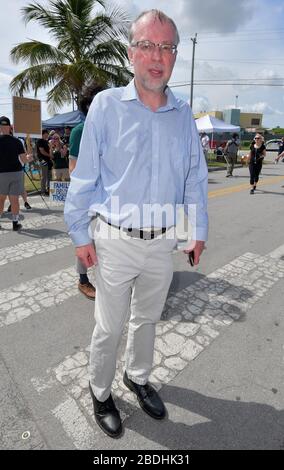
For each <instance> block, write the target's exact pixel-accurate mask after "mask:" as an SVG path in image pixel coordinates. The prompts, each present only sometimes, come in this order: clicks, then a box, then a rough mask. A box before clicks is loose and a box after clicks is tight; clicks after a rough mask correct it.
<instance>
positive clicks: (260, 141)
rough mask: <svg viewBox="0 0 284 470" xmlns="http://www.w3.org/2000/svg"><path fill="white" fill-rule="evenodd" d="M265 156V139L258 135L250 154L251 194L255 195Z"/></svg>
mask: <svg viewBox="0 0 284 470" xmlns="http://www.w3.org/2000/svg"><path fill="white" fill-rule="evenodd" d="M265 155H266V147H265V145H264V138H263V136H262V135H261V134H256V136H255V137H254V140H253V142H252V144H251V146H250V154H249V172H250V184H251V189H250V194H254V191H255V190H256V185H257V183H258V180H259V175H260V172H261V168H262V163H263V159H264V157H265Z"/></svg>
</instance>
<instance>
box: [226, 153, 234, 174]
mask: <svg viewBox="0 0 284 470" xmlns="http://www.w3.org/2000/svg"><path fill="white" fill-rule="evenodd" d="M225 159H226V162H227V175H232V174H233V171H234V166H235V161H236V157H235V156H232V155H226V156H225Z"/></svg>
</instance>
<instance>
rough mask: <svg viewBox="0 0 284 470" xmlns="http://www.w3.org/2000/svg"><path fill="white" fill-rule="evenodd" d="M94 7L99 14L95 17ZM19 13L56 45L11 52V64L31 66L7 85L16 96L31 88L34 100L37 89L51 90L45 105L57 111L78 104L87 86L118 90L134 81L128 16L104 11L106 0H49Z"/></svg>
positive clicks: (37, 44) (20, 47) (29, 46)
mask: <svg viewBox="0 0 284 470" xmlns="http://www.w3.org/2000/svg"><path fill="white" fill-rule="evenodd" d="M95 6H102V7H103V11H102V12H98V13H96V14H95V15H94V14H93V13H92V12H93V8H94V7H95ZM21 11H22V14H23V18H24V20H25V22H26V23H28V22H30V21H38V22H39V23H40V24H41V25H42V26H43V27H44V28H47V29H48V30H49V32H50V33H51V35H52V37H53V38H54V39H55V41H56V45H50V44H45V43H43V42H41V41H36V40H31V41H29V42H24V43H21V44H18V45H16V46H15V47H14V48H13V49H12V50H11V53H10V54H11V58H12V60H13V61H14V63H19V62H20V61H25V62H26V63H27V64H28V65H29V67H28V68H26V69H25V70H23V71H22V72H21V73H19V74H18V75H17V76H16V77H14V79H13V80H12V81H11V83H10V89H11V91H12V92H13V93H15V94H16V95H19V96H23V95H24V93H28V92H30V90H33V91H34V94H35V96H36V95H37V92H38V90H39V89H40V88H46V87H48V88H50V87H52V88H51V89H50V91H49V92H48V94H47V102H48V109H49V111H50V112H55V111H57V110H58V109H59V108H60V107H61V106H62V105H63V104H70V103H71V102H72V101H73V102H74V101H75V102H76V104H77V106H78V103H79V101H80V97H81V95H82V90H83V89H84V86H87V85H89V84H90V83H94V82H95V83H97V84H98V85H104V86H112V85H115V86H121V85H125V84H127V83H128V82H129V80H130V79H131V78H132V73H131V72H130V71H129V70H128V68H127V63H128V62H127V60H128V59H127V47H126V44H125V42H126V41H125V40H126V37H127V30H128V26H129V18H128V16H127V14H126V13H125V12H123V11H122V10H121V9H120V8H118V7H116V6H112V7H111V8H108V7H107V5H106V0H49V4H48V7H46V8H45V7H43V6H42V5H40V3H31V4H29V5H28V6H26V7H24V8H22V10H21Z"/></svg>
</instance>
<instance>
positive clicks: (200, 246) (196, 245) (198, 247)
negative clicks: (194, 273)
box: [184, 240, 206, 265]
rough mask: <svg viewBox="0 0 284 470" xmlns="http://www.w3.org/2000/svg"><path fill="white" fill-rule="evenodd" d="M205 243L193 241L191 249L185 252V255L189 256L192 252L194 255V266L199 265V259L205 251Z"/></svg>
mask: <svg viewBox="0 0 284 470" xmlns="http://www.w3.org/2000/svg"><path fill="white" fill-rule="evenodd" d="M205 248H206V247H205V242H204V241H203V240H192V241H191V243H190V245H189V247H188V248H187V249H186V250H184V253H186V254H188V253H190V252H191V251H193V253H194V264H195V265H197V264H198V263H199V258H200V256H201V254H202V251H203V250H205Z"/></svg>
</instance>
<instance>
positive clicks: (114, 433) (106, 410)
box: [89, 383, 122, 438]
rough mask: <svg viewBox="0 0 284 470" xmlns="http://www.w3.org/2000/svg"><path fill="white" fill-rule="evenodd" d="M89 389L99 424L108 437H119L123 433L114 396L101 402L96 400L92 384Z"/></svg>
mask: <svg viewBox="0 0 284 470" xmlns="http://www.w3.org/2000/svg"><path fill="white" fill-rule="evenodd" d="M89 388H90V393H91V397H92V400H93V405H94V415H95V420H96V422H97V424H98V425H99V426H100V428H101V429H102V430H103V432H104V433H105V434H107V435H108V436H110V437H114V438H116V437H119V436H120V435H121V433H122V425H121V419H120V416H119V412H118V410H117V408H116V406H115V404H114V401H113V399H112V396H111V395H110V396H109V397H108V399H107V400H105V401H99V400H97V399H96V397H95V395H94V393H93V390H92V387H91V384H90V383H89Z"/></svg>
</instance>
